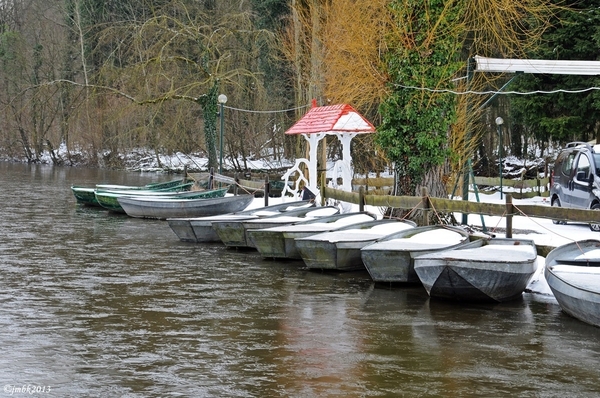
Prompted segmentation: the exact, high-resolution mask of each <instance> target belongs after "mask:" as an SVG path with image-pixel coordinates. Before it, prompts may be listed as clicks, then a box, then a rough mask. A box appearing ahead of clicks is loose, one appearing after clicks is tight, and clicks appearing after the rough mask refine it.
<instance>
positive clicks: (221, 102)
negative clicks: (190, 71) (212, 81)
mask: <svg viewBox="0 0 600 398" xmlns="http://www.w3.org/2000/svg"><path fill="white" fill-rule="evenodd" d="M217 101H219V105H220V107H221V108H220V110H219V117H220V118H221V139H220V140H219V174H223V130H225V128H224V127H223V120H224V119H223V106H224V105H225V103H226V102H227V96H226V95H225V94H220V95H219V96H218V97H217Z"/></svg>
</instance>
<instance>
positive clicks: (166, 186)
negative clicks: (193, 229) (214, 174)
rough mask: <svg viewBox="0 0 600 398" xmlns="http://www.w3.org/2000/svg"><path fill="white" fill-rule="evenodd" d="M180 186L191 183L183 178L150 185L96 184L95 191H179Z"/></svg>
mask: <svg viewBox="0 0 600 398" xmlns="http://www.w3.org/2000/svg"><path fill="white" fill-rule="evenodd" d="M182 184H193V182H191V183H190V182H189V181H188V180H187V179H185V178H179V179H176V180H171V181H165V182H153V183H150V184H145V185H118V184H96V188H97V189H104V190H133V191H136V190H141V191H147V190H153V191H156V190H176V191H178V190H181V189H179V188H178V186H179V185H182Z"/></svg>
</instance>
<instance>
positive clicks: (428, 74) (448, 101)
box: [378, 0, 552, 196]
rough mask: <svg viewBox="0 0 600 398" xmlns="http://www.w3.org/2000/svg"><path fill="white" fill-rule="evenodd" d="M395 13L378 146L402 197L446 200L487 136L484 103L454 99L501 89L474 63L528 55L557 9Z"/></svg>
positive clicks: (435, 7)
mask: <svg viewBox="0 0 600 398" xmlns="http://www.w3.org/2000/svg"><path fill="white" fill-rule="evenodd" d="M390 10H391V13H392V14H393V18H394V21H395V27H396V29H395V31H394V35H391V36H390V37H389V44H388V47H389V52H388V53H387V54H386V56H385V57H386V58H385V59H386V68H387V72H388V74H389V84H390V89H391V91H392V94H391V95H390V97H389V98H387V99H386V100H385V101H384V102H383V103H382V105H381V107H380V112H381V115H382V124H381V125H380V126H379V128H378V131H379V135H378V143H379V144H380V145H381V146H382V148H384V150H385V151H386V154H387V156H388V157H389V158H390V160H392V161H393V162H394V163H395V166H396V170H397V173H398V175H399V179H398V181H399V186H398V187H397V188H398V192H399V193H400V194H406V195H414V194H420V192H419V191H420V188H421V187H422V186H424V187H427V188H428V191H429V193H430V194H431V195H433V196H445V195H446V194H447V187H446V186H445V183H446V182H447V181H450V180H452V179H453V178H452V175H451V173H452V174H454V179H456V177H457V176H458V175H459V174H460V173H463V172H464V170H465V167H466V162H467V160H468V159H471V158H472V156H473V150H474V148H475V147H476V145H475V142H477V140H479V137H480V134H481V131H479V132H478V131H477V129H478V128H479V127H478V125H477V124H476V123H475V121H476V120H477V117H478V116H479V114H478V113H477V112H478V109H479V106H478V105H477V104H478V103H480V102H481V99H475V98H469V97H465V98H462V99H461V101H459V100H458V98H457V97H456V96H455V95H454V94H452V93H454V92H460V90H465V89H471V90H477V89H482V88H486V87H490V86H492V87H493V86H495V85H496V84H497V82H498V80H493V79H494V78H497V76H489V78H488V77H483V76H478V77H476V78H472V77H471V76H467V73H468V70H467V65H468V63H467V61H468V60H469V59H470V58H471V57H472V56H474V55H476V54H478V55H483V56H491V55H495V56H500V57H510V56H514V55H521V54H523V53H524V49H525V48H526V46H527V45H531V44H532V43H535V41H536V40H537V39H538V38H539V36H540V35H541V33H542V32H543V31H544V29H545V28H546V27H547V15H548V14H549V13H551V11H552V5H551V4H547V2H544V1H542V2H538V1H523V2H512V3H507V2H504V1H499V0H498V1H496V0H493V1H483V0H481V1H475V2H473V1H454V2H447V1H441V0H432V1H427V2H422V1H415V0H398V1H392V2H391V8H390ZM465 77H468V79H466V80H467V83H468V85H467V84H465V83H463V81H464V80H465V79H464V78H465ZM461 78H462V79H461ZM457 126H461V128H458V129H457ZM456 134H458V135H460V137H456V136H453V135H456ZM450 144H453V145H458V146H452V147H450V146H449V145H450ZM450 166H453V167H452V169H453V170H452V171H451V170H450Z"/></svg>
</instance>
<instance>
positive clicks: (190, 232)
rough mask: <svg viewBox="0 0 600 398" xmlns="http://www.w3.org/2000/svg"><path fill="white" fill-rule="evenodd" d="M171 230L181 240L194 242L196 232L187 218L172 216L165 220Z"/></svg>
mask: <svg viewBox="0 0 600 398" xmlns="http://www.w3.org/2000/svg"><path fill="white" fill-rule="evenodd" d="M167 222H168V224H169V227H171V230H172V231H173V232H174V233H175V235H177V237H178V238H179V240H181V241H183V242H196V234H195V233H194V229H193V228H192V224H191V222H190V220H189V219H187V218H173V219H169V220H167Z"/></svg>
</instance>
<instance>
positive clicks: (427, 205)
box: [421, 187, 431, 226]
mask: <svg viewBox="0 0 600 398" xmlns="http://www.w3.org/2000/svg"><path fill="white" fill-rule="evenodd" d="M421 201H422V202H423V220H422V223H423V226H427V225H429V209H430V208H431V205H430V203H429V196H428V195H427V188H426V187H421Z"/></svg>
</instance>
